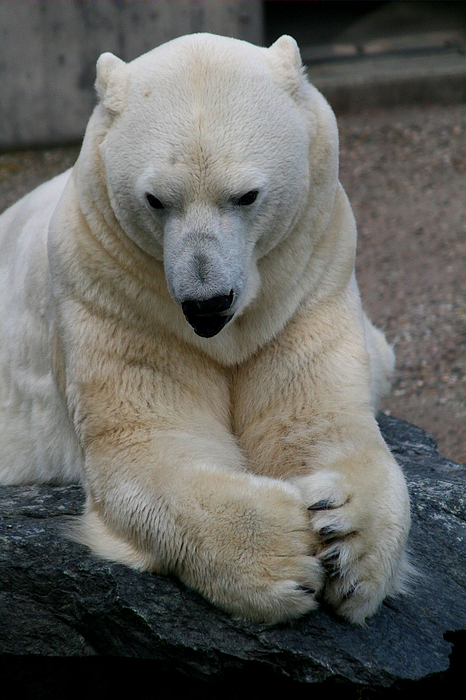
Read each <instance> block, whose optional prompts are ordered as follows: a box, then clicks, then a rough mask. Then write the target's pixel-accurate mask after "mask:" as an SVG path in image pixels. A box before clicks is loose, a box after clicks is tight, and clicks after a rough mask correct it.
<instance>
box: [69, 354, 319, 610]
mask: <svg viewBox="0 0 466 700" xmlns="http://www.w3.org/2000/svg"><path fill="white" fill-rule="evenodd" d="M193 367H194V363H192V365H191V371H192V372H193V371H194V369H193ZM144 373H145V375H146V377H147V379H148V380H149V384H148V385H146V386H145V388H142V387H141V373H140V369H139V368H138V367H126V368H125V369H120V370H119V371H118V372H117V371H115V372H114V373H112V377H113V381H112V383H111V382H110V380H108V381H99V383H98V385H96V384H95V383H93V384H92V385H90V384H89V385H87V386H86V384H85V383H83V382H82V381H81V382H80V384H79V387H76V388H75V389H76V392H79V396H78V397H77V398H75V402H76V404H77V405H76V410H75V411H74V416H75V421H76V426H77V432H78V433H79V435H80V439H81V442H82V444H83V446H84V452H85V467H84V471H85V485H86V490H87V494H88V500H87V508H86V513H85V515H84V516H83V518H82V519H81V521H80V522H79V523H78V524H77V525H76V527H75V530H74V533H73V536H74V538H75V539H78V540H79V541H81V542H83V543H85V544H87V545H88V546H90V547H91V548H92V549H93V550H94V551H95V552H96V553H97V554H99V555H101V556H104V557H107V558H110V559H115V560H117V561H121V562H123V563H125V564H128V565H130V566H133V567H135V568H139V569H144V570H149V571H155V572H159V573H173V574H175V575H177V576H178V577H179V578H180V579H181V580H182V581H183V582H184V583H186V584H187V585H188V586H190V587H192V588H194V589H196V590H197V591H199V592H200V593H202V594H203V595H204V596H205V597H206V598H207V599H208V600H209V601H211V602H212V603H214V604H215V605H218V606H219V607H221V608H223V609H224V610H226V611H228V612H229V613H231V614H233V615H235V616H238V617H241V618H246V619H250V620H256V621H260V622H268V623H275V622H279V621H284V620H288V619H292V618H294V617H297V616H299V615H302V614H304V613H306V612H308V611H310V610H312V609H314V608H315V607H316V606H317V604H316V602H315V594H316V593H317V592H318V591H319V590H320V588H321V586H322V582H323V574H322V567H321V564H320V563H319V561H318V560H317V558H316V556H315V554H316V551H317V545H318V539H319V538H318V536H316V535H315V534H314V533H313V531H312V529H311V528H310V518H309V511H308V510H307V505H309V504H308V503H303V501H302V499H301V493H300V491H299V489H297V488H296V487H294V486H292V485H290V484H286V483H284V482H282V481H278V480H274V479H267V478H263V477H256V476H254V475H251V474H249V473H247V472H246V471H244V463H245V460H244V456H243V455H242V453H241V451H240V449H239V447H238V445H237V443H236V441H235V439H234V437H233V436H232V434H231V433H230V431H229V429H228V425H226V424H224V423H222V420H221V418H219V417H218V416H221V415H222V413H223V414H225V413H227V412H226V411H222V410H220V409H219V396H214V392H213V391H212V390H210V391H209V390H208V388H207V387H206V386H202V377H199V378H198V381H199V382H200V383H201V385H200V386H199V384H198V389H199V396H198V398H196V401H195V402H194V400H193V395H192V394H191V392H190V391H189V390H188V389H187V388H186V387H183V386H182V385H180V384H179V383H178V382H176V381H171V380H170V379H169V377H168V376H167V374H163V373H161V374H160V375H157V373H155V372H153V373H151V372H149V371H148V370H147V368H146V369H145V370H144ZM131 375H132V376H131ZM130 385H131V386H139V387H140V390H139V391H140V393H139V394H136V393H134V392H132V395H131V397H129V392H128V386H130ZM157 389H158V391H157ZM68 393H69V394H70V395H71V394H73V393H74V389H73V387H70V388H69V390H68ZM162 393H163V395H162ZM148 402H149V403H148ZM210 402H212V403H213V404H214V406H215V408H216V409H218V412H217V415H216V416H214V415H212V410H213V409H210V408H208V406H209V403H210ZM99 406H100V408H99ZM162 408H163V412H162ZM159 410H160V412H159Z"/></svg>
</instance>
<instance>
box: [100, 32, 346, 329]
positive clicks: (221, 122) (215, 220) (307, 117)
mask: <svg viewBox="0 0 466 700" xmlns="http://www.w3.org/2000/svg"><path fill="white" fill-rule="evenodd" d="M96 86H97V91H98V94H99V97H100V104H99V106H98V107H97V110H96V113H95V116H94V119H95V120H99V121H98V122H96V123H98V128H97V129H96V131H99V132H100V133H101V135H102V136H101V138H100V142H99V153H100V157H101V159H102V162H103V165H104V173H105V178H106V187H107V190H108V194H109V200H110V203H111V207H112V209H113V212H114V214H115V216H116V218H117V219H118V221H119V223H120V225H121V227H122V228H123V230H124V231H125V234H126V235H127V236H128V237H129V238H130V239H131V240H132V241H133V242H134V243H136V244H137V246H139V247H140V248H141V249H143V250H144V251H145V252H146V253H148V254H149V255H150V256H153V257H155V258H156V259H158V260H163V263H164V269H165V276H166V282H167V286H168V290H169V293H170V295H171V297H172V298H173V300H174V301H175V303H176V304H177V305H178V306H180V307H181V308H182V309H183V312H184V314H185V317H186V319H187V321H188V322H189V323H190V324H191V325H192V327H193V328H194V330H195V332H196V333H197V334H198V335H201V336H204V337H211V336H213V335H215V334H217V333H218V332H219V331H220V330H221V329H222V328H223V326H224V325H225V324H226V323H228V322H229V321H231V319H232V318H233V317H234V316H235V315H238V314H240V313H242V312H243V310H244V309H245V308H246V307H247V306H248V304H250V302H251V300H253V299H254V298H255V297H256V295H257V294H258V292H259V290H260V289H261V273H260V261H261V260H262V259H263V258H264V257H265V256H267V255H268V254H269V253H270V251H272V250H273V249H275V248H276V247H277V246H278V245H279V244H280V243H281V241H282V240H283V239H284V237H285V236H287V235H288V234H289V232H290V230H291V229H292V228H293V227H295V226H296V224H297V222H298V221H299V220H300V218H302V215H303V212H304V211H305V210H306V207H307V206H308V204H309V197H310V190H311V189H312V187H313V182H314V180H315V177H314V176H315V173H313V172H312V168H310V163H309V153H310V147H311V142H312V141H313V140H315V135H316V132H317V127H318V124H317V122H318V119H317V117H316V115H315V109H311V108H310V104H311V103H315V100H316V99H317V98H316V94H317V95H318V93H317V91H315V90H314V89H313V88H312V87H311V86H310V85H309V83H308V82H307V80H306V79H305V77H304V74H303V69H302V65H301V61H300V57H299V52H298V49H297V46H296V43H295V42H294V40H293V39H291V38H290V37H282V38H281V39H279V40H278V41H277V42H276V43H275V44H274V45H273V46H272V47H271V48H270V49H263V48H259V47H256V46H253V45H251V44H248V43H246V42H242V41H238V40H235V39H227V38H225V37H218V36H213V35H208V34H195V35H190V36H187V37H182V38H179V39H175V40H173V41H171V42H169V43H167V44H164V45H163V46H161V47H159V48H157V49H154V50H153V51H151V52H149V53H148V54H145V55H143V56H141V57H140V58H138V59H136V60H134V61H132V62H131V63H128V64H126V63H124V62H123V61H121V60H119V59H118V58H116V57H115V56H113V55H112V54H103V56H101V57H100V59H99V61H98V69H97V82H96ZM319 98H320V96H319ZM320 99H321V100H322V102H323V99H322V98H320ZM320 108H322V105H320ZM329 113H330V114H331V112H330V110H329ZM332 138H334V137H332ZM326 168H327V170H328V165H326ZM313 178H314V180H313ZM316 191H317V190H316Z"/></svg>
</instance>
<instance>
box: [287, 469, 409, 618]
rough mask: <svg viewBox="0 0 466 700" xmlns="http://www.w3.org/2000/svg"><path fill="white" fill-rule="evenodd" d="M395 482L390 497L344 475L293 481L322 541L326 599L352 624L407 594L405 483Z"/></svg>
mask: <svg viewBox="0 0 466 700" xmlns="http://www.w3.org/2000/svg"><path fill="white" fill-rule="evenodd" d="M395 481H396V483H395V484H392V486H393V490H390V489H389V490H388V492H386V491H385V488H382V489H381V490H380V491H378V490H374V488H373V486H372V488H367V487H366V484H364V483H361V484H360V485H354V484H350V481H349V479H347V478H346V477H345V475H344V474H342V473H340V472H332V471H322V472H317V473H315V474H313V475H311V476H308V477H303V478H299V479H296V480H294V484H295V485H296V486H298V488H300V490H301V493H302V494H303V496H304V497H305V499H306V501H307V503H309V505H308V510H309V513H310V514H311V528H312V530H313V531H314V532H315V534H316V535H317V536H318V537H319V539H320V545H319V552H318V559H319V560H320V561H321V563H322V566H323V568H324V570H325V572H326V580H325V586H324V591H323V594H322V598H323V599H324V600H325V601H326V602H327V603H329V604H330V605H331V606H332V607H333V608H334V609H335V610H336V612H337V613H338V614H340V615H342V616H343V617H346V618H347V619H349V620H350V621H351V622H356V623H363V622H364V620H365V619H366V618H367V617H370V616H371V615H373V614H374V613H375V612H376V611H377V609H378V607H379V606H380V604H381V603H382V601H383V600H384V598H385V597H386V596H389V595H392V594H395V593H398V592H403V591H404V585H403V584H404V580H405V579H406V578H407V576H408V574H409V569H410V567H409V564H408V563H407V558H406V555H405V552H404V545H405V541H406V537H407V533H408V529H409V505H408V500H407V494H406V489H405V486H404V481H403V480H401V481H400V480H399V479H397V480H395ZM358 486H359V487H358ZM385 486H386V482H385Z"/></svg>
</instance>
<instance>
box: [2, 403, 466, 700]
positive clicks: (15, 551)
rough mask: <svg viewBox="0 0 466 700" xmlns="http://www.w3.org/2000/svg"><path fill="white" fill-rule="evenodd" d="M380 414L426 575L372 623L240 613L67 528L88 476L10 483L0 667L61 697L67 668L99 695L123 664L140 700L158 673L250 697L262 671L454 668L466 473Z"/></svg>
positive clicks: (382, 691) (415, 431)
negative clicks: (68, 534)
mask: <svg viewBox="0 0 466 700" xmlns="http://www.w3.org/2000/svg"><path fill="white" fill-rule="evenodd" d="M379 422H380V425H381V428H382V431H383V433H384V435H385V438H386V440H387V442H388V444H389V446H390V448H391V449H392V451H393V452H394V454H395V456H396V457H397V459H398V460H399V462H400V464H401V465H402V467H403V469H404V472H405V474H406V478H407V481H408V484H409V489H410V493H411V499H412V516H413V525H412V531H411V535H410V542H409V548H410V552H411V556H412V562H413V564H414V565H415V566H416V567H417V569H418V571H419V577H417V578H416V580H415V581H413V584H412V593H411V595H409V596H405V597H398V598H395V599H391V600H387V601H386V602H385V603H384V604H383V605H382V607H381V609H380V611H379V612H378V613H377V614H376V615H375V616H374V617H373V618H371V619H370V620H369V621H368V622H367V625H366V626H365V627H356V626H354V625H351V624H349V623H347V622H345V621H343V620H341V619H338V618H336V617H335V616H333V615H332V614H331V613H330V612H329V611H327V610H325V609H320V610H319V611H318V612H316V613H313V614H311V615H308V616H307V617H305V618H303V619H301V620H299V621H297V622H295V623H293V624H286V625H277V626H273V627H267V626H265V625H256V624H249V623H243V622H238V621H236V620H232V619H231V618H229V617H228V616H227V615H224V614H223V613H221V612H219V611H218V610H216V609H214V608H213V607H212V606H210V605H209V604H208V603H207V602H205V601H204V600H203V599H202V598H201V597H200V596H198V595H197V594H196V593H194V592H193V591H190V590H187V589H186V588H185V587H184V586H183V585H182V584H180V583H179V582H178V581H176V580H172V579H170V578H168V577H163V576H157V575H152V574H141V573H137V572H134V571H132V570H130V569H128V568H126V567H125V566H122V565H119V564H112V563H108V562H103V561H101V560H98V559H96V558H95V557H94V556H93V555H92V554H91V553H90V552H89V551H87V550H86V549H85V548H84V547H82V546H80V545H78V544H75V543H73V542H70V541H68V540H67V539H66V538H64V537H63V535H62V532H63V529H64V526H65V525H66V521H67V518H69V516H72V515H76V514H78V513H79V512H80V511H81V508H82V505H83V501H84V497H83V491H82V489H81V488H80V487H79V486H76V485H72V486H61V487H46V486H14V487H0V671H1V672H2V675H3V677H4V678H8V677H9V676H11V677H14V682H15V695H14V696H15V697H19V695H18V694H17V693H18V687H19V686H21V684H23V686H24V687H23V692H24V689H25V688H26V687H27V688H33V690H31V691H30V695H28V694H27V693H26V692H24V694H23V695H21V697H31V698H32V697H34V698H42V697H52V696H53V695H55V697H58V696H59V695H57V692H58V687H59V684H60V682H61V680H60V679H62V680H63V683H65V682H66V684H67V687H68V686H69V684H70V682H71V683H72V684H73V683H75V684H77V685H76V687H78V686H79V684H80V683H84V682H85V683H86V686H85V687H87V689H88V691H87V698H89V697H102V687H103V686H105V687H106V688H107V687H108V683H109V682H110V679H111V682H112V683H113V684H116V683H118V682H119V679H120V676H121V674H124V673H126V672H128V673H130V674H131V675H133V674H134V673H135V674H137V676H138V678H139V682H143V681H144V679H145V681H144V682H145V683H146V686H147V687H146V692H148V693H149V694H147V695H145V694H144V691H142V690H141V693H140V694H139V696H138V697H139V698H144V697H152V693H153V692H155V686H153V685H152V684H153V683H155V682H156V680H157V679H160V678H161V677H163V678H165V679H170V682H171V684H172V685H173V683H175V684H177V689H178V690H179V691H180V692H186V690H189V692H190V696H191V697H192V696H193V692H195V690H196V689H197V690H199V691H200V689H201V690H202V695H203V697H210V694H209V693H212V697H213V695H214V694H215V695H216V694H217V693H218V692H221V694H222V695H223V696H224V697H239V696H240V695H241V697H244V689H245V688H246V687H250V683H251V682H253V681H255V682H260V683H261V687H262V688H263V689H264V688H265V687H266V686H267V684H269V685H270V687H271V688H273V689H274V690H278V689H281V688H283V689H289V690H292V691H293V692H294V694H295V696H298V697H300V696H301V693H303V696H304V692H305V693H306V697H307V696H308V694H309V692H311V691H312V693H313V696H312V697H313V698H314V697H320V694H319V693H321V692H322V693H326V692H327V691H328V690H329V689H330V691H331V692H334V690H335V687H338V688H341V690H342V691H343V689H344V694H345V697H361V695H360V693H361V692H362V691H364V689H365V691H369V690H370V691H371V692H377V697H382V696H383V697H388V696H390V697H391V694H392V693H394V692H396V693H399V692H400V691H401V690H403V689H405V690H406V691H407V692H408V691H409V689H410V688H411V686H413V683H414V686H423V685H424V684H428V685H427V687H428V688H429V689H432V688H433V687H434V685H435V683H439V682H440V681H441V682H443V683H445V682H448V681H449V680H451V679H452V677H453V674H454V673H455V669H457V670H458V673H459V664H460V662H461V659H465V651H466V547H465V544H466V471H465V470H464V468H463V467H461V466H460V465H457V464H455V463H453V462H450V461H448V460H446V459H444V458H443V457H441V456H440V455H439V453H438V452H437V449H436V445H435V442H434V440H433V438H431V437H430V436H429V435H428V434H427V433H425V432H424V431H423V430H421V429H420V428H417V427H415V426H412V425H410V424H408V423H405V422H404V421H400V420H398V419H395V418H391V417H388V416H385V415H384V414H380V415H379ZM57 657H59V658H57ZM103 657H106V658H105V659H104V658H103ZM108 657H112V658H111V659H109V658H108ZM130 657H133V659H132V660H131V658H130ZM134 657H136V658H137V659H138V661H137V662H136V658H134ZM144 659H146V660H147V661H143V660H144ZM97 662H98V663H97ZM125 669H126V671H125ZM65 678H66V680H65ZM84 678H85V681H84V680H83V679H84ZM91 681H92V682H91ZM157 682H158V681H157ZM18 684H19V686H18ZM89 684H90V685H89ZM102 684H103V685H102ZM414 686H413V687H414ZM83 687H84V686H83ZM150 687H152V692H149V690H148V688H150ZM89 688H91V690H90V691H89ZM62 690H63V689H62ZM49 691H50V692H49ZM89 692H90V694H89ZM93 693H95V694H93ZM316 693H317V695H316ZM358 694H359V695H358ZM3 697H6V696H3ZM12 697H13V695H12ZM363 697H366V696H364V695H363ZM367 697H369V696H367Z"/></svg>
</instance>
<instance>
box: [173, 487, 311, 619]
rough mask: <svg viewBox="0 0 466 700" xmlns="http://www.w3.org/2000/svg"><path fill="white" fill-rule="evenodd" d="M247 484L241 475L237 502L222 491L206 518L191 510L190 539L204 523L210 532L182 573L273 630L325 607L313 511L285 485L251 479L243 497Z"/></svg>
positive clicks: (230, 608)
mask: <svg viewBox="0 0 466 700" xmlns="http://www.w3.org/2000/svg"><path fill="white" fill-rule="evenodd" d="M242 480H243V477H236V483H235V493H234V495H233V497H231V498H225V493H223V495H221V494H220V492H219V491H217V492H216V493H212V495H211V498H209V499H208V500H205V501H204V503H203V508H202V512H200V511H197V512H196V510H197V509H196V507H195V505H194V504H192V507H191V508H190V509H189V512H186V513H185V514H184V515H183V530H184V531H185V532H187V533H189V536H192V534H193V533H195V532H196V530H198V532H199V526H200V523H201V521H203V522H204V524H205V525H206V527H205V528H202V536H201V537H198V538H197V542H196V543H195V544H196V546H191V543H190V544H188V549H187V552H188V554H187V557H186V558H185V559H184V564H183V567H182V569H178V572H177V573H178V574H179V576H180V578H181V579H182V580H183V581H184V582H185V583H186V584H187V585H189V586H191V587H193V588H196V589H197V590H199V591H200V592H201V593H202V594H203V595H204V596H205V597H206V598H208V599H209V600H210V601H211V602H212V603H214V604H215V605H217V606H219V607H221V608H222V609H223V610H226V611H227V612H229V613H230V614H233V615H234V616H235V617H238V618H242V619H246V620H251V621H254V622H262V623H268V624H275V623H279V622H286V621H288V620H292V619H294V618H297V617H300V616H301V615H304V614H305V613H307V612H310V611H311V610H314V609H316V608H317V607H318V604H317V602H316V595H317V594H318V593H319V592H320V591H321V590H322V586H323V583H324V570H323V567H322V564H321V562H320V561H319V558H318V557H317V556H316V554H317V550H318V547H319V537H318V536H316V535H315V533H314V532H313V531H312V529H311V528H310V527H309V511H308V510H307V508H306V506H305V505H304V504H303V503H301V502H300V500H299V494H298V493H297V492H296V490H295V489H290V487H289V486H285V485H284V484H283V483H280V482H274V481H269V480H267V481H266V480H262V479H257V480H254V479H251V478H250V477H248V479H247V482H246V485H247V490H245V491H242V486H243V484H242ZM230 493H231V492H230ZM193 515H194V517H195V521H193V520H192V517H193ZM206 515H208V517H207V518H206ZM186 518H188V519H189V525H188V522H187V520H186ZM179 522H180V523H181V522H182V521H181V520H179ZM192 545H194V542H192Z"/></svg>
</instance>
